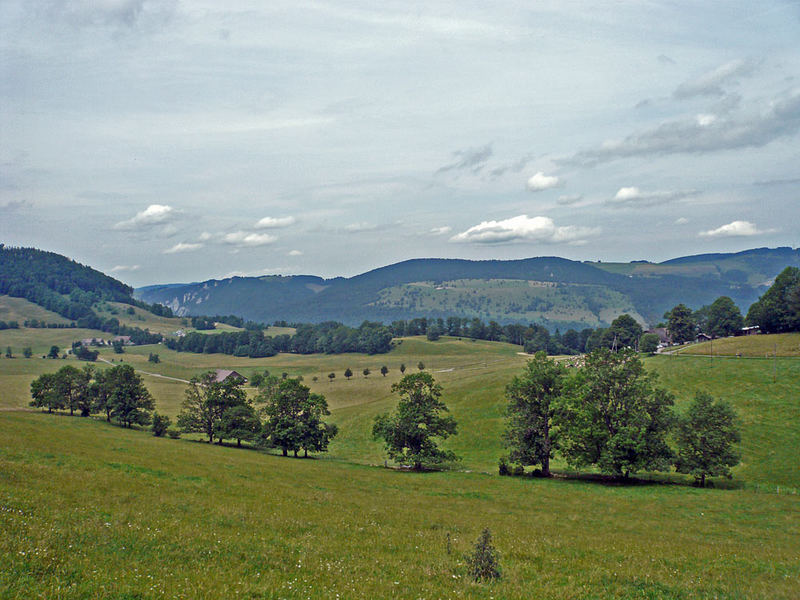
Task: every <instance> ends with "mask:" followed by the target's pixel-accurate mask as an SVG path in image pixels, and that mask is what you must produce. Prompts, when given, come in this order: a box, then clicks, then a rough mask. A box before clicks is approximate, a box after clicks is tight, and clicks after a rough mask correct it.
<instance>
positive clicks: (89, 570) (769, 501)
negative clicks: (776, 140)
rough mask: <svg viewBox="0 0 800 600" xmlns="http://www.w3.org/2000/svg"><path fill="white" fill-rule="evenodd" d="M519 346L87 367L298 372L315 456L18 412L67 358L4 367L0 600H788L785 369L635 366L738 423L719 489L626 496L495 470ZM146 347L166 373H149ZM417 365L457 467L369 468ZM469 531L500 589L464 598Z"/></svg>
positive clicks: (794, 577)
mask: <svg viewBox="0 0 800 600" xmlns="http://www.w3.org/2000/svg"><path fill="white" fill-rule="evenodd" d="M39 331H40V330H23V333H27V334H31V335H33V334H38V333H39ZM44 331H45V332H46V333H49V334H52V335H58V334H59V333H61V330H44ZM70 331H74V330H70ZM16 333H19V332H16ZM7 334H15V332H9V331H4V332H0V346H2V347H4V346H5V345H7V344H6V343H4V342H3V340H4V339H8V338H4V337H3V336H5V335H7ZM83 337H89V336H88V335H86V336H83ZM762 337H764V338H766V337H767V336H762ZM749 339H750V340H755V339H756V338H749ZM37 343H40V344H44V345H46V343H45V340H44V338H43V339H41V340H39V342H37ZM753 343H754V342H753ZM48 347H49V346H48ZM518 350H519V348H518V347H515V346H511V345H507V344H498V343H490V342H472V341H468V340H460V341H459V340H456V339H453V338H446V337H445V338H442V339H441V340H439V341H437V342H427V341H425V340H424V339H422V338H406V339H403V340H402V343H401V344H400V345H398V346H397V347H396V348H395V349H394V350H393V351H392V352H391V353H389V354H387V355H378V356H367V355H358V354H349V355H336V356H333V355H312V356H298V355H279V356H275V357H271V358H265V359H249V358H237V357H232V356H223V355H202V354H200V355H198V354H190V353H176V352H172V351H170V350H168V349H166V348H164V347H162V346H145V347H139V348H129V349H127V350H126V352H125V354H123V355H121V356H120V355H115V354H113V352H112V351H111V350H107V349H104V350H102V351H101V352H102V357H103V358H106V359H108V360H111V359H114V360H115V361H118V360H120V359H122V360H124V361H125V362H128V363H131V364H134V365H135V367H136V368H138V369H141V370H144V371H148V372H151V373H154V374H160V375H164V376H167V377H177V378H189V377H190V376H191V375H194V374H196V373H199V372H202V371H204V370H206V369H209V368H215V367H219V368H223V367H224V368H235V369H236V370H238V371H240V372H243V373H245V374H252V373H253V372H255V371H260V370H264V369H269V370H270V371H271V372H273V373H277V374H279V373H281V372H282V371H286V372H288V373H290V374H291V375H300V374H301V375H303V376H304V378H305V382H306V383H307V384H309V385H310V386H311V387H312V389H314V390H315V391H318V392H321V393H323V394H325V396H326V397H327V399H328V401H329V404H330V405H331V407H332V411H333V414H332V415H331V420H332V421H334V422H336V423H337V424H338V425H339V427H340V434H339V436H338V437H337V438H336V439H335V440H334V442H333V443H332V444H331V448H330V452H329V454H328V455H327V456H324V457H321V458H318V459H315V460H294V459H283V458H281V457H279V456H275V455H274V454H269V453H263V452H257V451H253V450H247V449H236V448H230V447H220V446H209V445H207V444H203V443H198V442H195V441H190V440H188V439H182V440H170V439H156V438H154V437H152V436H151V435H149V434H148V433H147V432H142V431H128V430H123V429H120V428H117V427H112V426H109V425H107V424H105V423H104V422H102V421H98V420H94V419H81V418H79V417H74V418H69V417H66V416H60V415H47V414H42V413H38V412H20V411H17V412H14V411H13V410H9V409H14V408H15V407H23V406H25V405H26V404H27V401H28V387H29V384H30V380H31V379H32V378H33V377H35V376H37V375H38V374H40V373H42V372H47V371H52V370H55V368H56V367H60V366H62V365H63V364H65V363H70V364H74V363H75V362H77V361H74V359H68V360H67V361H62V360H58V361H53V360H43V359H41V358H36V359H27V360H26V359H22V358H20V359H13V360H8V359H0V531H2V532H3V535H2V536H0V564H2V565H3V566H2V567H0V598H28V597H46V598H161V597H165V598H197V597H204V598H223V597H225V598H227V597H237V596H240V597H247V598H309V597H311V598H335V597H336V595H337V594H338V595H339V597H340V598H390V597H397V598H417V597H425V598H445V597H446V598H458V597H464V598H492V597H493V598H598V599H600V598H654V599H655V598H675V599H688V598H729V599H733V598H796V597H797V591H798V589H800V518H798V517H800V496H798V488H800V469H799V468H798V466H799V465H798V462H800V461H799V460H798V459H799V456H798V452H797V449H798V448H800V405H798V403H797V383H796V382H797V381H800V361H798V360H794V359H791V358H785V359H781V360H778V361H777V363H776V364H777V371H776V382H775V383H773V382H772V370H771V369H772V365H773V362H772V361H765V360H759V359H746V358H742V359H736V358H730V359H714V360H713V362H712V361H711V360H710V359H709V358H707V357H703V356H696V357H690V356H675V357H672V356H655V357H652V358H649V359H647V366H648V368H649V369H651V370H653V371H656V372H658V373H659V374H660V382H661V384H662V385H664V386H665V387H667V388H668V389H670V390H672V391H673V392H674V393H675V394H676V399H677V404H678V407H677V408H678V410H681V409H682V408H683V407H684V405H685V404H686V402H688V401H689V400H690V399H691V397H692V396H693V395H694V392H695V391H696V390H699V389H703V390H706V391H709V392H710V393H712V394H713V395H715V396H717V397H721V398H724V399H726V400H728V401H730V402H731V403H732V404H733V405H734V406H735V407H736V409H737V411H738V412H739V414H740V416H741V419H742V430H743V439H742V444H741V453H742V457H743V463H742V465H741V466H739V467H737V468H736V469H735V471H734V474H735V479H734V481H733V482H732V483H729V482H719V481H716V482H715V484H716V485H717V486H718V487H717V488H716V489H707V490H699V489H696V488H692V487H689V486H688V485H686V482H687V481H688V480H687V479H686V478H685V477H683V476H678V475H662V476H656V477H655V478H656V479H660V480H662V481H666V482H668V483H664V484H658V483H651V484H640V485H630V486H620V485H603V484H600V483H596V482H590V481H586V480H582V479H579V478H571V479H557V480H552V481H548V480H537V479H530V478H501V477H498V476H497V475H495V473H496V468H497V459H498V457H499V456H500V455H501V454H502V453H503V448H502V445H501V441H500V434H501V432H502V428H503V410H504V405H505V400H504V397H503V390H504V387H505V385H506V384H507V383H508V381H509V380H510V379H511V377H513V376H514V375H515V374H517V373H519V372H520V370H521V368H522V366H523V365H524V363H525V360H526V357H524V356H520V355H519V354H518ZM150 352H156V353H158V354H159V356H160V358H161V360H162V362H161V363H159V364H152V363H148V362H147V356H148V354H149V353H150ZM420 360H422V361H423V362H424V363H425V365H426V368H427V369H428V370H430V371H432V372H433V373H434V375H435V377H436V378H437V381H439V382H441V383H442V385H443V386H444V395H443V400H444V401H445V402H446V404H447V405H448V406H449V407H450V410H451V412H452V414H453V415H454V416H455V418H456V420H457V421H458V423H459V434H458V435H457V436H456V437H454V438H452V439H451V440H449V442H448V446H449V447H450V448H452V449H453V450H455V451H456V452H457V453H458V454H460V455H461V456H462V457H463V461H462V463H461V465H460V466H459V467H457V469H456V470H454V471H449V472H442V473H424V474H416V473H406V472H398V471H393V470H391V469H389V470H387V469H383V468H378V467H375V466H370V465H382V464H383V454H382V452H381V447H380V445H379V444H378V443H377V442H375V441H373V440H371V439H370V430H371V426H372V419H373V417H374V415H376V414H378V413H380V412H383V411H388V410H391V409H392V408H393V407H394V406H395V404H396V400H397V399H396V398H395V397H394V396H393V395H392V394H391V392H390V387H391V384H392V383H393V382H396V381H398V380H399V378H400V373H399V370H398V367H399V365H400V363H405V364H406V366H407V367H408V369H409V371H415V370H416V364H417V362H419V361H420ZM383 364H386V365H387V366H388V367H389V369H390V372H389V375H388V376H387V377H385V378H384V377H382V376H381V375H380V373H379V369H380V367H381V365H383ZM347 367H350V368H351V369H352V370H353V371H354V373H355V376H354V377H353V378H352V379H351V380H350V381H346V380H345V379H344V375H343V372H344V369H345V368H347ZM364 367H369V368H370V369H371V370H372V374H371V375H370V376H369V377H368V378H364V377H363V375H362V374H361V371H362V370H363V368H364ZM98 368H104V367H103V365H101V364H98ZM330 371H334V372H336V374H337V377H336V379H335V381H334V382H333V383H330V382H328V379H327V377H326V375H327V373H328V372H330ZM314 376H317V377H318V381H317V382H313V381H312V378H313V377H314ZM144 377H145V381H146V384H147V386H148V388H149V389H150V390H151V392H152V393H153V395H154V396H155V398H156V401H157V408H158V410H159V412H165V413H167V414H170V415H173V416H174V415H175V414H176V413H177V411H178V410H179V407H180V401H181V400H182V398H183V391H184V389H185V384H183V383H180V382H178V381H174V380H171V379H166V378H165V377H156V376H151V375H145V376H144ZM248 389H249V388H248ZM250 393H252V390H250ZM554 467H555V468H556V470H559V469H562V470H563V467H564V465H562V464H559V463H558V462H556V464H555V465H554ZM670 482H682V483H683V484H682V485H674V484H673V483H670ZM720 484H722V485H720ZM484 527H489V528H490V529H491V531H492V534H493V536H494V539H495V543H496V545H497V548H498V550H499V551H500V553H501V566H502V568H503V574H504V576H503V579H502V580H501V581H499V582H497V583H494V584H484V585H477V584H473V583H470V582H469V581H466V580H465V578H464V574H465V569H464V566H463V554H464V553H465V552H467V551H468V550H469V549H470V547H471V545H472V543H473V542H474V541H475V539H476V538H477V537H478V534H479V533H480V531H481V530H482V529H483V528H484ZM448 536H449V538H450V543H451V546H452V553H451V554H448V553H447V551H446V549H447V539H448Z"/></svg>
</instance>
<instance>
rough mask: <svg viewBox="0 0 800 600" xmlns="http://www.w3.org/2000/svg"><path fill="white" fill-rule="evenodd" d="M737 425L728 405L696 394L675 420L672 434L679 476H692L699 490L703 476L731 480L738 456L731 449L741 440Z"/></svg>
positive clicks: (704, 478)
mask: <svg viewBox="0 0 800 600" xmlns="http://www.w3.org/2000/svg"><path fill="white" fill-rule="evenodd" d="M737 421H738V419H737V417H736V412H735V411H734V410H733V408H732V407H731V406H730V405H729V404H728V403H726V402H722V401H719V402H715V401H714V398H712V397H711V396H710V395H709V394H706V393H705V392H698V393H697V394H696V395H695V397H694V400H693V401H692V403H691V404H690V405H689V407H688V409H687V410H686V413H685V414H684V415H682V416H681V417H680V418H679V419H678V423H677V427H676V431H675V441H676V442H677V446H678V452H677V456H676V457H675V469H676V470H677V471H678V473H687V474H689V475H692V476H694V478H695V480H696V482H697V483H698V485H700V486H701V487H703V486H705V483H706V476H712V477H713V476H724V477H730V476H731V471H730V467H734V466H736V465H737V464H739V455H738V454H737V453H736V452H735V451H734V449H733V445H734V444H737V443H739V441H740V440H741V435H740V433H739V429H738V426H737Z"/></svg>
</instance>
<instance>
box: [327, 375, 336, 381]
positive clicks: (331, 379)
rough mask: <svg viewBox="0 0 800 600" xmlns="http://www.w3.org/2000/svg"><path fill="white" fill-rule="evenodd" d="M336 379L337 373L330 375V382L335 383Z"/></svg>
mask: <svg viewBox="0 0 800 600" xmlns="http://www.w3.org/2000/svg"><path fill="white" fill-rule="evenodd" d="M334 379H336V373H328V381H329V382H330V383H333V380H334Z"/></svg>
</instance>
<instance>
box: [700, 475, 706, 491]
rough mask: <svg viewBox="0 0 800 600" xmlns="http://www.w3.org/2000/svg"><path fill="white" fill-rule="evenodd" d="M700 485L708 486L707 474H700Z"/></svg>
mask: <svg viewBox="0 0 800 600" xmlns="http://www.w3.org/2000/svg"><path fill="white" fill-rule="evenodd" d="M700 487H702V488H704V487H706V474H705V473H703V474H702V475H700Z"/></svg>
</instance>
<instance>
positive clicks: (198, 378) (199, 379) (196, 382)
mask: <svg viewBox="0 0 800 600" xmlns="http://www.w3.org/2000/svg"><path fill="white" fill-rule="evenodd" d="M246 402H247V396H246V394H245V392H244V390H243V389H242V388H241V387H240V385H239V382H238V381H235V380H234V379H233V378H228V379H226V380H225V381H217V380H216V373H214V372H213V371H209V372H207V373H203V374H202V375H195V376H194V377H192V379H191V381H190V382H189V387H188V388H187V389H186V398H185V399H184V401H183V406H182V410H181V413H180V414H179V415H178V427H180V428H181V430H182V431H185V432H195V433H202V434H204V435H206V436H208V443H209V444H210V443H211V442H213V441H214V435H215V434H216V433H217V430H218V426H219V421H220V419H221V418H222V414H223V413H224V412H225V410H227V409H229V408H232V407H234V406H240V405H242V404H246ZM220 442H222V439H220Z"/></svg>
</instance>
